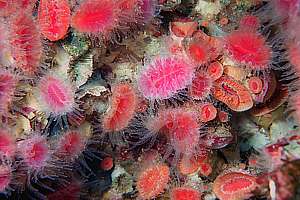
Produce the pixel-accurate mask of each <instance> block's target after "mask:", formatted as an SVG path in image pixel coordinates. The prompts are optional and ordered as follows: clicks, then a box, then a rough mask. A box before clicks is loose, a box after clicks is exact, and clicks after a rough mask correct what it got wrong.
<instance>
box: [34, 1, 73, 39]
mask: <svg viewBox="0 0 300 200" xmlns="http://www.w3.org/2000/svg"><path fill="white" fill-rule="evenodd" d="M70 18H71V11H70V6H69V3H68V0H59V1H56V0H41V1H40V4H39V10H38V21H39V25H40V28H41V32H42V34H43V35H44V36H45V37H46V38H47V39H49V40H51V41H57V40H59V39H62V38H63V37H64V36H65V35H66V34H67V30H68V28H69V24H70Z"/></svg>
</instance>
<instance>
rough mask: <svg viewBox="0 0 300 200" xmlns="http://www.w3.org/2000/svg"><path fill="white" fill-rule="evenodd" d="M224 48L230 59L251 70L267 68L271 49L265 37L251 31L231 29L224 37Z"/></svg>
mask: <svg viewBox="0 0 300 200" xmlns="http://www.w3.org/2000/svg"><path fill="white" fill-rule="evenodd" d="M225 48H226V49H227V51H228V53H229V55H230V56H231V58H232V59H234V60H235V61H236V62H238V63H240V64H245V65H246V66H247V67H249V68H250V69H252V70H267V69H268V68H269V66H270V63H271V59H272V58H271V57H272V50H271V48H270V47H269V46H268V45H267V43H266V40H265V38H264V37H263V36H262V35H260V34H258V33H256V32H252V31H250V32H249V31H241V30H238V31H233V32H231V33H230V34H229V35H227V36H226V38H225Z"/></svg>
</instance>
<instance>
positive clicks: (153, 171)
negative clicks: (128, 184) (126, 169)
mask: <svg viewBox="0 0 300 200" xmlns="http://www.w3.org/2000/svg"><path fill="white" fill-rule="evenodd" d="M169 180H170V169H169V167H168V166H167V165H165V164H161V165H155V166H151V167H149V168H147V169H144V170H143V172H142V173H141V174H140V176H139V177H138V179H137V190H138V191H139V196H140V197H141V198H142V199H152V198H154V197H156V196H158V195H159V194H161V193H162V192H163V191H164V190H165V188H166V187H167V185H168V182H169Z"/></svg>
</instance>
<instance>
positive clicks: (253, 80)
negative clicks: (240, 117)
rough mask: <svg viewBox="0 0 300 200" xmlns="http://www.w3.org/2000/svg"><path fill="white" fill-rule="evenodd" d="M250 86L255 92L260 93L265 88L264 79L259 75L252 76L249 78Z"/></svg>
mask: <svg viewBox="0 0 300 200" xmlns="http://www.w3.org/2000/svg"><path fill="white" fill-rule="evenodd" d="M248 88H249V89H250V91H251V92H253V93H254V94H258V93H260V92H261V91H262V89H263V81H262V80H261V79H260V78H259V77H257V76H252V77H250V79H249V80H248Z"/></svg>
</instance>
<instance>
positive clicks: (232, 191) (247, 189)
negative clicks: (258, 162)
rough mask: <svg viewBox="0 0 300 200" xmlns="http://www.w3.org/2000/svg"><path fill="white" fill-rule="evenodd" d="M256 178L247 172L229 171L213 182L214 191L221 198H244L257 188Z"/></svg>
mask: <svg viewBox="0 0 300 200" xmlns="http://www.w3.org/2000/svg"><path fill="white" fill-rule="evenodd" d="M256 187H257V184H256V178H255V177H254V176H251V175H249V174H246V173H241V172H229V173H226V174H223V175H219V176H218V177H217V178H216V180H215V181H214V184H213V192H214V193H215V194H216V195H217V197H218V198H219V199H220V200H244V199H247V198H249V197H250V196H251V192H252V191H253V190H254V189H256Z"/></svg>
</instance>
